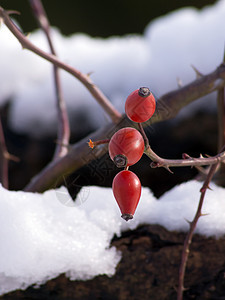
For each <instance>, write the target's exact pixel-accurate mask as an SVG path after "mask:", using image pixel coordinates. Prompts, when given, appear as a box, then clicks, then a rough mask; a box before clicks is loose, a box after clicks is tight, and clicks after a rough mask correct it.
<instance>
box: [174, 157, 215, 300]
mask: <svg viewBox="0 0 225 300" xmlns="http://www.w3.org/2000/svg"><path fill="white" fill-rule="evenodd" d="M218 164H219V162H217V163H216V164H214V165H212V166H211V167H210V170H209V173H208V175H207V177H206V180H205V182H204V184H203V186H202V188H201V190H200V192H201V196H200V200H199V204H198V208H197V211H196V214H195V217H194V219H193V221H192V222H190V229H189V232H188V234H187V236H186V238H185V241H184V246H183V251H182V256H181V264H180V268H179V282H178V290H177V300H182V299H183V292H184V275H185V269H186V265H187V260H188V255H189V248H190V244H191V241H192V237H193V234H194V230H195V228H196V225H197V222H198V220H199V218H200V217H201V216H202V215H203V214H202V205H203V202H204V198H205V193H206V190H207V189H208V188H209V183H210V181H211V180H212V177H213V175H214V173H215V171H216V169H217V166H218Z"/></svg>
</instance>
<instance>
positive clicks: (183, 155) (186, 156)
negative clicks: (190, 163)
mask: <svg viewBox="0 0 225 300" xmlns="http://www.w3.org/2000/svg"><path fill="white" fill-rule="evenodd" d="M182 158H183V159H188V158H191V157H190V155H188V154H187V153H183V154H182Z"/></svg>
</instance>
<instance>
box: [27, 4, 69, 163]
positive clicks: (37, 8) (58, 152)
mask: <svg viewBox="0 0 225 300" xmlns="http://www.w3.org/2000/svg"><path fill="white" fill-rule="evenodd" d="M30 5H31V7H32V10H33V12H34V15H35V17H36V18H37V21H38V23H39V25H40V27H41V28H42V30H43V31H44V33H45V35H46V38H47V40H48V44H49V47H50V50H51V53H52V54H53V55H55V56H56V51H55V49H54V46H53V43H52V39H51V33H50V32H51V30H50V25H49V21H48V18H47V15H46V13H45V10H44V8H43V5H42V2H41V1H40V0H30ZM53 71H54V81H55V90H56V99H57V102H56V103H57V111H58V123H57V124H58V134H57V140H58V141H59V143H57V144H56V149H55V154H54V158H56V157H58V156H64V155H66V154H67V152H68V147H67V146H68V144H69V139H70V125H69V119H68V115H67V110H66V105H65V101H64V98H63V92H62V86H61V82H60V76H59V69H58V67H56V66H55V65H53Z"/></svg>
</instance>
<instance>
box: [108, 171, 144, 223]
mask: <svg viewBox="0 0 225 300" xmlns="http://www.w3.org/2000/svg"><path fill="white" fill-rule="evenodd" d="M112 189H113V194H114V197H115V198H116V201H117V203H118V205H119V208H120V211H121V213H122V216H121V217H122V218H124V219H125V220H126V221H128V220H129V219H132V218H133V215H134V213H135V210H136V208H137V205H138V202H139V200H140V197H141V183H140V180H139V178H138V177H137V175H136V174H134V173H133V172H131V171H127V170H124V171H121V172H119V173H118V174H117V175H116V176H115V177H114V179H113V184H112Z"/></svg>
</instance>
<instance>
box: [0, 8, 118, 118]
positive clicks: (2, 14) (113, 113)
mask: <svg viewBox="0 0 225 300" xmlns="http://www.w3.org/2000/svg"><path fill="white" fill-rule="evenodd" d="M0 18H2V19H3V21H4V24H5V25H6V26H7V27H8V29H9V30H10V31H11V32H12V34H13V35H14V36H15V37H16V38H17V39H18V41H19V42H20V44H21V45H22V47H23V48H24V49H28V50H30V51H32V52H34V53H36V54H37V55H39V56H40V57H42V58H44V59H46V60H47V61H49V62H51V63H53V64H54V65H55V66H57V67H58V68H61V69H63V70H65V71H66V72H68V73H70V74H71V75H73V76H74V77H76V78H77V79H78V80H79V81H80V82H82V83H83V85H84V86H85V87H86V88H87V89H88V90H89V92H90V93H91V94H92V96H93V97H94V98H95V99H96V100H97V101H98V103H99V104H100V105H101V106H102V108H103V109H104V110H105V111H106V113H107V114H108V115H109V116H110V118H111V120H112V121H113V122H114V123H117V122H118V121H119V120H120V118H121V114H120V113H119V112H118V111H117V110H116V109H115V108H114V106H113V105H112V103H111V102H110V101H109V99H108V98H107V97H106V96H105V95H104V94H103V92H102V91H101V90H100V89H99V88H98V87H97V86H96V85H95V84H94V83H93V81H92V80H91V79H90V77H89V76H88V75H85V74H83V73H81V72H80V71H78V70H77V69H75V68H72V67H71V66H69V65H67V64H65V63H63V62H62V61H60V60H59V59H58V58H57V57H56V56H55V55H52V54H48V53H47V52H45V51H43V50H41V49H39V48H38V47H36V46H35V45H33V44H32V43H31V42H30V41H29V39H28V38H27V37H26V36H24V34H23V33H22V32H21V31H20V30H19V29H18V28H17V26H16V25H15V24H14V23H13V22H12V20H11V19H10V17H9V16H8V13H7V11H5V10H4V9H3V8H2V7H1V6H0Z"/></svg>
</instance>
